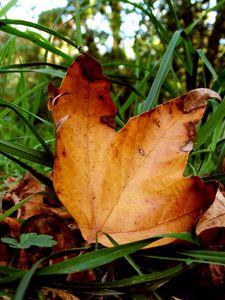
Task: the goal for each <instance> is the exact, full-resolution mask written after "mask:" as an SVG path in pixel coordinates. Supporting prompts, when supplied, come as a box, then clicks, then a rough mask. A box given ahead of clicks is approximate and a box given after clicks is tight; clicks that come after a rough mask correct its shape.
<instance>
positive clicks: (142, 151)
mask: <svg viewBox="0 0 225 300" xmlns="http://www.w3.org/2000/svg"><path fill="white" fill-rule="evenodd" d="M138 152H139V153H140V154H141V155H142V156H145V151H144V150H143V149H142V148H139V149H138Z"/></svg>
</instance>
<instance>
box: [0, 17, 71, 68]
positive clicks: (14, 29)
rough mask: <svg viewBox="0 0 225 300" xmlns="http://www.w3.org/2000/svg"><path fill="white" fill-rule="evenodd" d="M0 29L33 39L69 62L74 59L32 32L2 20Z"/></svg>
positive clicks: (32, 40)
mask: <svg viewBox="0 0 225 300" xmlns="http://www.w3.org/2000/svg"><path fill="white" fill-rule="evenodd" d="M0 30H1V31H4V32H6V33H9V34H12V35H15V36H17V37H21V38H24V39H26V40H28V41H31V42H33V43H34V44H36V45H38V46H39V47H41V48H43V49H46V50H48V51H50V52H51V53H53V54H56V55H58V56H60V57H62V58H63V59H65V61H66V62H67V63H68V64H71V63H72V61H73V59H72V58H71V57H70V56H69V55H67V54H65V53H64V52H62V51H61V50H59V49H57V48H55V47H53V46H52V45H51V44H49V43H46V42H43V41H42V40H40V39H38V38H37V37H36V36H33V35H31V34H30V33H27V32H24V31H21V30H18V29H16V28H13V27H11V26H9V25H5V23H4V22H3V21H2V20H0Z"/></svg>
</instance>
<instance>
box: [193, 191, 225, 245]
mask: <svg viewBox="0 0 225 300" xmlns="http://www.w3.org/2000/svg"><path fill="white" fill-rule="evenodd" d="M218 228H225V197H224V195H223V193H222V192H221V191H220V190H218V191H217V193H216V197H215V201H214V202H213V203H212V204H211V205H210V207H209V208H208V209H207V210H206V212H205V213H204V214H203V216H202V217H201V219H200V220H199V222H198V224H197V226H196V233H197V235H202V236H203V239H206V240H207V239H213V233H212V231H211V230H210V229H218ZM207 236H208V237H207ZM223 245H224V246H225V241H224V242H223Z"/></svg>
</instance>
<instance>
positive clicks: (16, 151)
mask: <svg viewBox="0 0 225 300" xmlns="http://www.w3.org/2000/svg"><path fill="white" fill-rule="evenodd" d="M0 151H1V152H2V153H3V154H4V153H6V154H9V155H12V156H17V157H20V158H23V159H26V160H29V161H31V162H35V163H38V164H40V165H43V166H46V167H50V168H52V167H53V160H51V159H50V158H49V155H47V153H46V152H43V151H39V150H34V149H30V148H28V147H26V146H22V145H19V144H16V143H13V142H9V141H3V140H0Z"/></svg>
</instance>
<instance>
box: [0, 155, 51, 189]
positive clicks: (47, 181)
mask: <svg viewBox="0 0 225 300" xmlns="http://www.w3.org/2000/svg"><path fill="white" fill-rule="evenodd" d="M0 154H2V155H4V156H5V157H7V158H8V159H10V160H11V161H13V162H15V163H16V164H18V165H19V166H20V167H21V168H23V169H25V170H27V171H28V172H30V173H31V175H33V176H34V177H36V178H37V179H38V180H40V181H41V182H42V183H44V184H45V185H46V186H47V187H48V188H49V189H50V190H52V191H53V190H54V187H53V183H52V181H51V179H49V178H48V177H46V176H45V175H43V174H41V173H40V172H38V171H36V170H35V169H33V168H32V167H31V166H30V165H28V164H26V163H25V162H23V161H20V160H18V159H17V158H15V157H14V156H12V155H9V154H8V153H5V152H4V153H3V152H1V151H0Z"/></svg>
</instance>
